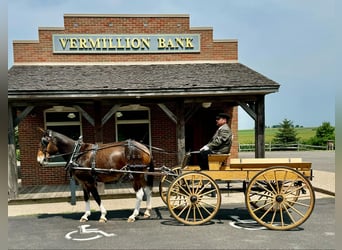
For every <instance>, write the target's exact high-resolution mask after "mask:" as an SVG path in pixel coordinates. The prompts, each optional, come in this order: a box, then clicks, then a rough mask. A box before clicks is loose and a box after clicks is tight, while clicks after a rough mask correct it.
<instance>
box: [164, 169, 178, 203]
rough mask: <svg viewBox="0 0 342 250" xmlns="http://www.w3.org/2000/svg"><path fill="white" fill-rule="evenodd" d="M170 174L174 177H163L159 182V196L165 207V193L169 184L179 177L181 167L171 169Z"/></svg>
mask: <svg viewBox="0 0 342 250" xmlns="http://www.w3.org/2000/svg"><path fill="white" fill-rule="evenodd" d="M172 174H175V175H164V176H163V177H162V178H161V179H160V182H159V195H160V198H161V199H162V200H163V202H164V203H165V205H167V200H166V195H167V192H168V191H169V187H170V185H171V183H172V182H173V181H174V180H175V179H176V178H177V177H178V176H179V175H181V174H182V167H181V166H177V167H174V168H172Z"/></svg>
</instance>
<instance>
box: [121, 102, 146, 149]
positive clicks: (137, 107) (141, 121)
mask: <svg viewBox="0 0 342 250" xmlns="http://www.w3.org/2000/svg"><path fill="white" fill-rule="evenodd" d="M130 111H146V112H147V119H136V120H131V119H130V120H119V119H118V114H119V113H120V112H130ZM124 124H147V125H148V141H149V145H148V147H149V149H151V148H152V141H151V140H152V136H151V110H150V108H149V107H146V106H142V105H140V104H131V105H127V106H122V107H120V108H119V109H118V110H117V111H116V112H115V140H116V141H118V138H119V133H118V132H119V129H118V125H124Z"/></svg>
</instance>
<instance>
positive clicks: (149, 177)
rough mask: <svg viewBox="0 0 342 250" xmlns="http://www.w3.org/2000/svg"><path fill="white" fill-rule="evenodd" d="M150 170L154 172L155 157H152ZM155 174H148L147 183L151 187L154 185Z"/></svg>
mask: <svg viewBox="0 0 342 250" xmlns="http://www.w3.org/2000/svg"><path fill="white" fill-rule="evenodd" d="M148 172H154V163H153V159H151V162H150V163H149V165H148ZM153 177H154V175H153V174H148V175H147V185H148V186H149V187H151V188H152V187H153Z"/></svg>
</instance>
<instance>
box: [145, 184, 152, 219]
mask: <svg viewBox="0 0 342 250" xmlns="http://www.w3.org/2000/svg"><path fill="white" fill-rule="evenodd" d="M144 190H145V194H146V211H145V213H144V218H150V217H151V210H152V199H151V197H152V190H151V188H150V187H145V188H144Z"/></svg>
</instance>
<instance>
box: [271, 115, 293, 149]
mask: <svg viewBox="0 0 342 250" xmlns="http://www.w3.org/2000/svg"><path fill="white" fill-rule="evenodd" d="M298 140H299V138H297V132H296V130H295V129H294V126H293V122H292V121H290V120H287V119H284V120H283V122H282V123H280V124H279V129H278V132H277V133H276V135H275V137H274V139H273V142H274V143H280V144H288V143H295V142H297V141H298Z"/></svg>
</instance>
